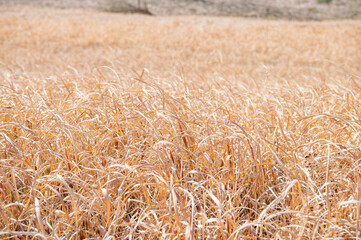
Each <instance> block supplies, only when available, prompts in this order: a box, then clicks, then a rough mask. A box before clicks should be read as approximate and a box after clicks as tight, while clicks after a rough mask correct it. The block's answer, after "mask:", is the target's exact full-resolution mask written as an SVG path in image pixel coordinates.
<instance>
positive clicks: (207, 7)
mask: <svg viewBox="0 0 361 240" xmlns="http://www.w3.org/2000/svg"><path fill="white" fill-rule="evenodd" d="M0 5H3V6H33V7H53V8H83V9H90V10H96V11H107V12H120V13H144V14H151V15H215V16H240V17H256V18H268V19H291V20H329V19H354V18H361V0H0Z"/></svg>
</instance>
